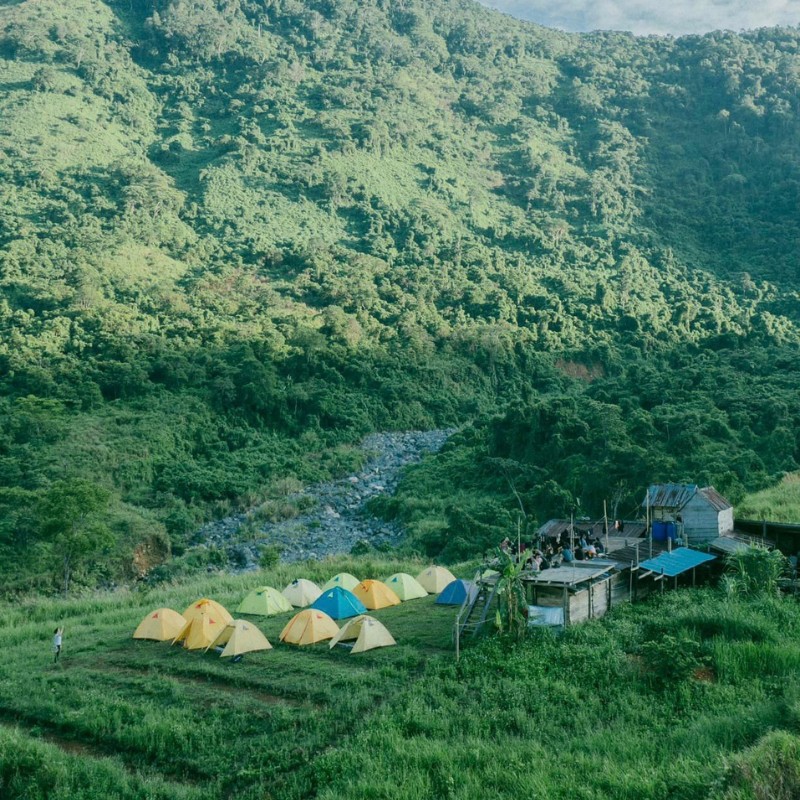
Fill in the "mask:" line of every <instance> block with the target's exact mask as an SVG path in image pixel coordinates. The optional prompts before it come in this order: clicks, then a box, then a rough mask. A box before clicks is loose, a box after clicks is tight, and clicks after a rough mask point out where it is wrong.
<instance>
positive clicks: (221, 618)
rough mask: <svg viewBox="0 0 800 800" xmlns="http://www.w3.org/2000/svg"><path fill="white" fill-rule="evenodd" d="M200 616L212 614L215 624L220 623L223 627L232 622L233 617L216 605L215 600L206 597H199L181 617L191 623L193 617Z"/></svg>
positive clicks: (220, 605)
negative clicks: (215, 620)
mask: <svg viewBox="0 0 800 800" xmlns="http://www.w3.org/2000/svg"><path fill="white" fill-rule="evenodd" d="M202 614H213V615H215V617H216V619H217V622H222V623H223V624H224V625H227V624H228V623H229V622H232V621H233V617H232V616H231V615H230V614H229V613H228V610H227V609H226V608H225V606H223V605H222V604H220V603H218V602H217V601H216V600H209V599H208V598H207V597H201V598H200V599H199V600H195V602H194V603H192V604H191V605H190V606H189V607H188V608H187V609H186V611H184V612H183V617H184V619H185V620H186V621H187V622H191V620H193V619H194V618H195V617H199V616H201V615H202Z"/></svg>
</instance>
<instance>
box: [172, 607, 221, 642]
mask: <svg viewBox="0 0 800 800" xmlns="http://www.w3.org/2000/svg"><path fill="white" fill-rule="evenodd" d="M226 624H227V623H225V622H223V621H221V620H220V618H219V617H217V616H216V615H214V616H213V617H212V616H211V614H205V613H203V614H200V615H199V616H194V617H192V619H190V620H189V621H188V622H187V623H186V624H185V625H184V626H183V628H182V629H181V632H180V633H179V634H178V635H177V636H176V637H175V638H174V639H173V640H172V644H176V643H177V642H183V646H184V647H185V648H186V649H187V650H205V649H207V648H208V646H209V645H210V644H211V643H212V642H213V641H214V639H216V638H217V636H219V634H220V632H221V630H222V629H223V627H224V626H225V625H226Z"/></svg>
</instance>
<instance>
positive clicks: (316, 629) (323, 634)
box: [281, 608, 339, 645]
mask: <svg viewBox="0 0 800 800" xmlns="http://www.w3.org/2000/svg"><path fill="white" fill-rule="evenodd" d="M337 633H339V626H338V625H337V624H336V623H335V622H334V621H333V620H332V619H331V618H330V617H329V616H328V615H327V614H326V613H325V612H323V611H317V610H315V609H313V608H307V609H306V610H305V611H301V612H300V613H299V614H295V615H294V616H293V617H292V618H291V619H290V620H289V622H287V623H286V627H285V628H284V629H283V630H282V631H281V641H282V642H286V643H287V644H300V645H302V644H316V643H317V642H323V641H325V639H332V638H333V637H334V636H336V634H337Z"/></svg>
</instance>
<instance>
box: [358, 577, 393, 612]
mask: <svg viewBox="0 0 800 800" xmlns="http://www.w3.org/2000/svg"><path fill="white" fill-rule="evenodd" d="M353 594H354V595H355V596H356V597H357V598H358V599H359V600H360V601H361V602H362V603H363V604H364V605H365V606H366V607H367V608H368V609H369V610H370V611H376V610H377V609H379V608H387V607H388V606H399V605H400V603H401V602H402V601H401V600H400V598H399V597H398V596H397V595H396V594H395V593H394V592H393V591H392V590H391V589H390V588H389V587H388V586H387V585H386V584H385V583H381V582H380V581H361V583H359V584H358V586H356V588H355V589H353Z"/></svg>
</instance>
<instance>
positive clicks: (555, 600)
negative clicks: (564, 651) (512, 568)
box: [522, 561, 615, 627]
mask: <svg viewBox="0 0 800 800" xmlns="http://www.w3.org/2000/svg"><path fill="white" fill-rule="evenodd" d="M614 568H615V567H614V564H612V563H598V562H594V561H584V562H574V563H572V564H569V565H567V566H560V567H554V568H552V569H546V570H543V571H542V572H532V573H527V574H526V575H525V576H524V577H523V579H522V580H523V583H524V584H525V594H526V598H527V601H528V605H529V607H530V609H531V611H530V613H531V614H532V615H533V617H534V619H535V618H536V617H537V616H541V617H542V618H544V619H545V621H546V624H555V625H564V626H565V627H566V626H567V625H571V624H573V623H575V622H584V621H585V620H588V619H596V618H597V617H602V616H603V615H604V614H605V613H606V612H607V611H608V609H609V608H611V604H612V591H611V578H612V574H613V572H614ZM551 610H552V611H551ZM553 612H555V613H553ZM559 612H560V613H559Z"/></svg>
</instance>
